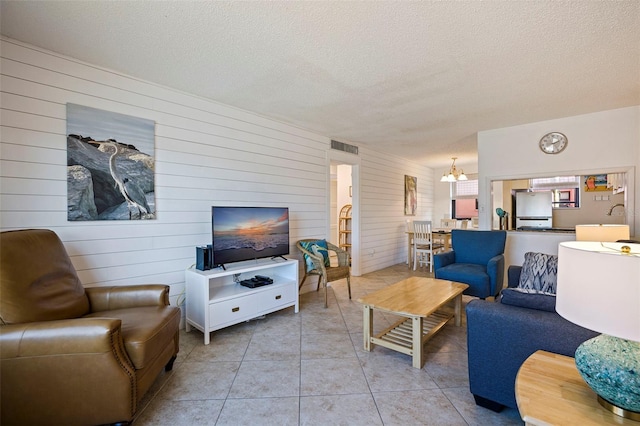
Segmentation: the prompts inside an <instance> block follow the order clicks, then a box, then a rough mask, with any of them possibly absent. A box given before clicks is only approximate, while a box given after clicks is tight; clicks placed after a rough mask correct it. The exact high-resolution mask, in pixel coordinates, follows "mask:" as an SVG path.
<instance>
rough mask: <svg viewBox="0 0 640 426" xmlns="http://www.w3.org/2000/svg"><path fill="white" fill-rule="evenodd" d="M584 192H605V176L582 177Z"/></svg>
mask: <svg viewBox="0 0 640 426" xmlns="http://www.w3.org/2000/svg"><path fill="white" fill-rule="evenodd" d="M583 179H584V190H585V191H607V190H608V188H607V175H606V174H604V175H587V176H583Z"/></svg>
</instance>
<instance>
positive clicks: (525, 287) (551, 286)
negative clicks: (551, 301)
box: [518, 252, 558, 295]
mask: <svg viewBox="0 0 640 426" xmlns="http://www.w3.org/2000/svg"><path fill="white" fill-rule="evenodd" d="M557 281H558V256H556V255H553V254H544V253H534V252H528V253H525V255H524V263H523V264H522V272H521V273H520V281H519V282H518V289H520V291H522V292H527V293H542V294H549V295H555V294H556V284H557Z"/></svg>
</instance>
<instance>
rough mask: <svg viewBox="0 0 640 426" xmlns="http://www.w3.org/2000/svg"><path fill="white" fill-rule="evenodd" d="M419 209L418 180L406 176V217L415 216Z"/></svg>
mask: <svg viewBox="0 0 640 426" xmlns="http://www.w3.org/2000/svg"><path fill="white" fill-rule="evenodd" d="M417 209H418V178H416V177H414V176H408V175H404V215H405V216H415V215H416V210H417Z"/></svg>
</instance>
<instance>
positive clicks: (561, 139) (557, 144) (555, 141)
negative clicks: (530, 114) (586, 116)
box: [540, 132, 569, 154]
mask: <svg viewBox="0 0 640 426" xmlns="http://www.w3.org/2000/svg"><path fill="white" fill-rule="evenodd" d="M568 143H569V141H568V140H567V137H566V136H565V135H563V134H562V133H560V132H551V133H547V134H546V135H544V136H543V137H542V138H541V139H540V149H541V150H542V152H544V153H545V154H557V153H559V152H562V151H563V150H564V149H565V148H566V147H567V144H568Z"/></svg>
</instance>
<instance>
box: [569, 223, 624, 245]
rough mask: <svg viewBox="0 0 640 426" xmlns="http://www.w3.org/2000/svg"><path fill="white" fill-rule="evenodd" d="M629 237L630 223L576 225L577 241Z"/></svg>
mask: <svg viewBox="0 0 640 426" xmlns="http://www.w3.org/2000/svg"><path fill="white" fill-rule="evenodd" d="M628 239H629V225H615V224H605V225H602V224H600V225H576V241H602V242H604V241H618V240H628Z"/></svg>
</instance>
